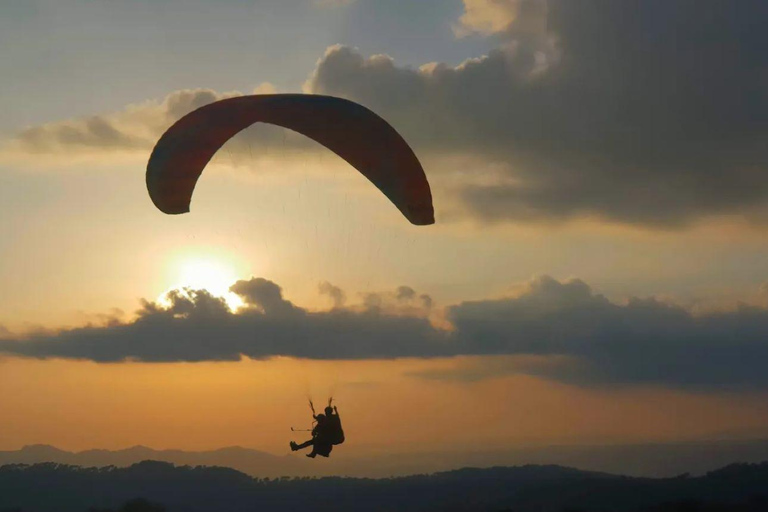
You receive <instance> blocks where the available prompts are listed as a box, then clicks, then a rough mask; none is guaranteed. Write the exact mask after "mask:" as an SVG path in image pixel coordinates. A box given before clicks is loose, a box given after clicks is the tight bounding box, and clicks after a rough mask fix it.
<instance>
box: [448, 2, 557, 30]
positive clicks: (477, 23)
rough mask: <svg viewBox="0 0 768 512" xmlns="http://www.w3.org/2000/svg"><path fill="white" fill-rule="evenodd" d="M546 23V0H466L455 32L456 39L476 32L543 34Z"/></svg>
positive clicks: (454, 28)
mask: <svg viewBox="0 0 768 512" xmlns="http://www.w3.org/2000/svg"><path fill="white" fill-rule="evenodd" d="M546 23H547V1H546V0H464V14H462V15H461V17H460V18H459V23H458V24H457V25H455V26H454V27H453V31H454V33H455V34H456V36H457V37H466V36H468V35H470V34H473V33H478V34H484V35H491V34H499V33H504V34H507V35H510V34H515V35H520V34H523V33H528V34H532V33H539V34H542V33H544V32H545V31H546Z"/></svg>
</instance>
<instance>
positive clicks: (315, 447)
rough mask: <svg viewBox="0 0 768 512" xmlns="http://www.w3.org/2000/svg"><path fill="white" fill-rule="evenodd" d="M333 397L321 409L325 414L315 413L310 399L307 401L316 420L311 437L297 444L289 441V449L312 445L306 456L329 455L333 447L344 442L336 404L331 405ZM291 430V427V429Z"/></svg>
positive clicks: (300, 448) (301, 448)
mask: <svg viewBox="0 0 768 512" xmlns="http://www.w3.org/2000/svg"><path fill="white" fill-rule="evenodd" d="M332 401H333V398H330V399H329V400H328V407H326V408H325V411H323V412H324V413H325V414H322V413H321V414H315V407H314V405H313V404H312V401H311V400H310V401H309V407H310V408H311V409H312V417H313V418H314V420H315V421H316V422H317V423H316V424H315V426H314V428H312V439H310V440H308V441H305V442H303V443H301V444H297V443H296V442H294V441H291V443H290V445H291V450H292V451H294V452H295V451H298V450H303V449H304V448H308V447H310V446H311V447H312V451H311V452H309V453H308V454H307V457H310V458H312V459H314V458H315V457H317V456H318V455H320V456H322V457H329V456H330V455H331V451H332V450H333V447H334V446H336V445H339V444H342V443H343V442H344V429H342V428H341V417H340V416H339V410H338V409H337V408H336V406H335V405H334V406H331V402H332ZM291 430H293V429H291Z"/></svg>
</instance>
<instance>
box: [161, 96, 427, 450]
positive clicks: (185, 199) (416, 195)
mask: <svg viewBox="0 0 768 512" xmlns="http://www.w3.org/2000/svg"><path fill="white" fill-rule="evenodd" d="M259 122H261V123H268V124H273V125H277V126H282V127H283V128H287V129H290V130H293V131H295V132H298V133H300V134H302V135H305V136H306V137H309V138H310V139H313V140H315V141H316V142H319V143H320V144H322V145H323V146H325V147H326V148H328V149H330V150H331V151H333V152H334V153H336V154H337V155H339V156H340V157H341V158H343V159H344V160H346V161H347V162H348V163H349V164H350V165H352V167H354V168H355V169H357V170H358V171H359V172H360V173H361V174H362V175H363V176H365V177H366V178H368V180H370V181H371V183H373V184H374V185H375V186H376V188H378V189H379V190H380V191H381V192H382V193H383V194H384V195H385V196H387V198H388V199H389V200H390V201H391V202H392V204H394V205H395V206H396V207H397V208H398V210H400V212H401V213H402V214H403V215H404V216H405V218H406V219H408V221H409V222H411V224H415V225H418V226H425V225H429V224H434V222H435V216H434V209H433V206H432V192H431V190H430V186H429V183H428V182H427V177H426V175H425V174H424V169H423V168H422V166H421V163H420V162H419V160H418V159H417V158H416V155H415V154H414V152H413V150H412V149H411V148H410V147H409V146H408V144H407V143H406V142H405V140H404V139H403V138H402V137H401V136H400V134H399V133H397V131H395V129H394V128H392V126H390V125H389V124H388V123H387V122H386V121H385V120H384V119H382V118H381V117H379V116H378V115H376V114H375V113H373V112H371V111H370V110H368V109H367V108H365V107H363V106H362V105H359V104H357V103H354V102H352V101H349V100H345V99H342V98H335V97H332V96H320V95H311V94H268V95H252V96H240V97H235V98H228V99H224V100H220V101H216V102H214V103H211V104H209V105H205V106H203V107H200V108H198V109H197V110H195V111H193V112H191V113H189V114H187V115H185V116H184V117H182V118H181V119H179V120H178V121H177V122H176V123H174V124H173V126H171V127H170V128H169V129H168V130H167V131H166V132H165V133H164V134H163V136H162V137H161V138H160V140H159V141H158V142H157V144H156V145H155V148H154V149H153V151H152V155H151V156H150V158H149V162H148V164H147V174H146V182H147V190H148V192H149V196H150V198H151V199H152V202H153V203H154V204H155V206H157V208H158V209H160V210H161V211H162V212H164V213H167V214H180V213H187V212H189V206H190V202H191V200H192V193H193V191H194V189H195V185H196V184H197V180H198V178H200V175H201V174H202V172H203V169H204V168H205V166H206V165H207V164H208V162H209V161H210V160H211V158H213V156H214V154H215V153H216V152H217V151H218V150H219V149H220V148H221V147H222V146H223V145H224V144H225V143H226V142H227V141H228V140H229V139H231V138H232V137H233V136H235V135H236V134H237V133H239V132H240V131H242V130H244V129H245V128H247V127H249V126H251V125H252V124H254V123H259ZM311 405H312V403H311V401H310V406H311ZM312 415H313V418H314V419H315V421H316V422H317V424H316V425H315V426H314V428H312V430H311V432H312V439H310V440H308V441H306V442H304V443H301V444H297V443H295V442H291V449H292V450H293V451H296V450H301V449H303V448H308V447H310V446H311V447H312V451H311V452H310V453H309V454H308V455H307V456H308V457H312V458H314V457H316V456H317V455H320V456H322V457H328V456H329V455H330V453H331V450H333V447H334V446H335V445H339V444H341V443H343V442H344V431H343V430H342V428H341V419H340V418H339V413H338V410H337V409H336V407H332V406H331V401H330V400H329V402H328V407H326V408H325V411H324V414H315V411H314V407H313V408H312ZM292 430H293V429H292Z"/></svg>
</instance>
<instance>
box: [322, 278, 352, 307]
mask: <svg viewBox="0 0 768 512" xmlns="http://www.w3.org/2000/svg"><path fill="white" fill-rule="evenodd" d="M318 291H319V292H320V294H321V295H327V296H328V297H330V298H331V300H332V301H333V307H335V308H340V307H342V306H344V303H345V302H346V301H347V294H346V293H344V290H342V289H341V288H339V287H338V286H334V285H332V284H331V283H329V282H328V281H323V282H322V283H320V284H319V285H318Z"/></svg>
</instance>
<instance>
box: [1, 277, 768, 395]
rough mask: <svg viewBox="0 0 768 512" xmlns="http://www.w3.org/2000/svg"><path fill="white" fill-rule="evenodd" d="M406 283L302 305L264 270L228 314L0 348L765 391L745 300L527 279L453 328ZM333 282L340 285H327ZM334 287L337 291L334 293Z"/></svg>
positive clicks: (756, 328) (763, 318) (458, 318)
mask: <svg viewBox="0 0 768 512" xmlns="http://www.w3.org/2000/svg"><path fill="white" fill-rule="evenodd" d="M406 288H407V287H400V288H398V289H397V290H395V291H393V292H386V293H380V294H377V295H376V297H377V299H378V300H377V301H374V302H375V303H374V304H372V303H371V299H370V297H368V296H366V297H365V304H364V305H351V306H341V305H337V306H336V307H334V308H333V309H330V310H327V311H311V310H308V309H305V308H302V307H300V306H298V305H296V304H293V303H292V302H291V301H289V300H287V299H286V298H285V297H284V296H283V291H282V289H281V288H280V286H279V285H277V284H276V283H274V282H272V281H269V280H267V279H263V278H252V279H250V280H242V281H238V282H237V283H235V284H234V285H233V286H232V291H233V292H235V293H237V294H238V295H240V297H241V298H242V300H243V301H244V302H245V303H246V307H244V308H241V309H238V310H237V311H234V312H233V311H231V310H230V309H229V308H228V307H227V305H226V302H225V301H224V299H222V298H219V297H215V296H212V295H211V294H210V293H208V292H206V291H202V290H177V291H173V292H171V293H169V295H168V296H167V299H166V301H163V302H161V303H158V302H149V301H144V302H143V303H142V307H141V309H140V310H139V311H138V313H137V316H136V318H135V320H132V321H129V322H126V321H120V320H115V321H112V322H108V323H106V324H102V325H88V326H85V327H81V328H77V329H66V330H61V331H59V332H46V333H36V334H33V335H30V336H27V337H25V338H19V337H18V336H17V337H13V336H12V335H11V336H5V337H4V338H5V339H0V353H4V354H6V355H15V356H25V357H34V358H42V359H45V358H67V359H85V360H92V361H97V362H120V361H147V362H171V361H236V360H239V359H240V358H241V357H243V356H246V357H251V358H269V357H274V356H291V357H299V358H310V359H394V358H403V357H410V358H446V357H457V356H478V357H480V358H477V357H475V358H474V359H473V358H466V357H462V358H459V359H457V361H459V363H460V364H457V365H456V366H455V367H447V368H440V369H438V370H435V369H432V370H430V371H429V372H427V373H422V374H419V376H420V377H423V378H430V379H459V380H477V379H482V378H489V377H498V376H501V375H506V374H509V373H525V374H531V375H539V376H544V377H547V378H551V379H556V380H560V381H564V382H570V383H576V384H579V385H594V386H596V385H619V384H620V385H630V384H660V385H667V386H673V387H680V388H689V389H720V390H722V389H745V388H754V389H765V388H768V374H766V372H765V364H766V361H768V310H767V309H765V308H759V307H753V306H746V305H741V306H739V307H738V308H736V309H734V310H732V311H720V312H710V313H706V314H701V315H694V314H693V313H691V312H690V311H689V310H687V309H685V308H683V307H681V306H678V305H675V304H669V303H663V302H661V301H659V300H657V299H654V298H647V299H639V298H632V299H630V300H629V301H627V302H626V303H616V302H613V301H610V300H608V299H607V298H606V297H604V296H602V295H600V294H597V293H595V292H593V291H592V289H591V288H590V287H589V285H587V284H586V283H584V282H583V281H580V280H578V279H573V280H569V281H558V280H555V279H553V278H551V277H547V276H543V277H538V278H535V279H532V280H531V281H530V282H528V283H527V284H526V285H525V286H523V287H521V288H520V292H519V293H518V294H517V295H515V296H511V297H505V298H500V299H492V300H481V301H471V302H462V303H459V304H455V305H453V306H450V307H448V308H446V311H445V317H446V318H447V320H448V321H449V322H450V324H451V328H449V329H444V328H442V327H438V326H436V325H434V324H433V323H431V322H430V318H429V311H428V310H427V309H423V308H422V309H421V310H420V313H419V312H417V308H416V307H415V306H413V307H412V308H411V309H397V308H396V307H394V306H393V305H392V304H393V302H394V303H397V302H398V299H397V297H398V296H402V295H403V292H404V291H405V295H406V296H407V297H411V295H412V297H411V298H410V299H408V300H413V301H416V300H417V299H419V295H418V294H417V293H416V292H415V291H414V293H413V294H411V293H410V292H408V291H407V290H406ZM324 289H325V290H327V292H333V293H336V292H337V288H336V287H333V286H332V285H329V286H328V287H324ZM337 296H338V295H337Z"/></svg>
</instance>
